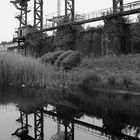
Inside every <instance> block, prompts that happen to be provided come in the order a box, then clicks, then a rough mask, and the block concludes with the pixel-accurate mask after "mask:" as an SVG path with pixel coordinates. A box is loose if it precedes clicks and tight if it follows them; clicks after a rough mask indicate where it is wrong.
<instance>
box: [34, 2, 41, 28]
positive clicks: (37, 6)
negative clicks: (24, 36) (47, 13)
mask: <svg viewBox="0 0 140 140" xmlns="http://www.w3.org/2000/svg"><path fill="white" fill-rule="evenodd" d="M34 26H36V27H37V29H38V30H42V29H43V0H34Z"/></svg>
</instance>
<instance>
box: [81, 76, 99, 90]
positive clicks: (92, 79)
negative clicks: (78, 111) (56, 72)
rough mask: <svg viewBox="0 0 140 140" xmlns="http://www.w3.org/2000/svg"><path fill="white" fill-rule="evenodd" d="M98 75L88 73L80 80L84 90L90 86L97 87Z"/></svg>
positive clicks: (90, 87)
mask: <svg viewBox="0 0 140 140" xmlns="http://www.w3.org/2000/svg"><path fill="white" fill-rule="evenodd" d="M100 81H101V80H100V77H99V76H98V75H95V74H90V75H87V76H86V77H85V78H84V79H83V80H82V82H81V84H80V86H81V87H82V88H83V89H85V90H89V89H92V88H95V87H97V85H98V84H99V82H100Z"/></svg>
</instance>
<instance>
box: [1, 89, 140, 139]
mask: <svg viewBox="0 0 140 140" xmlns="http://www.w3.org/2000/svg"><path fill="white" fill-rule="evenodd" d="M1 91H2V92H0V104H1V105H6V104H9V103H14V104H15V105H16V108H17V109H18V110H19V117H18V118H17V119H16V120H15V121H16V122H18V123H19V124H20V125H19V127H18V128H17V130H15V131H14V132H13V133H12V136H13V137H14V136H17V137H19V138H20V139H21V140H45V139H49V140H84V139H85V138H84V136H86V139H88V140H90V139H91V140H97V139H99V140H102V139H108V140H131V139H132V140H133V139H134V140H138V139H140V120H139V118H140V97H139V96H131V95H114V94H113V95H112V94H101V93H95V94H93V95H91V96H90V97H89V95H88V96H87V95H84V94H82V97H81V98H78V97H74V96H73V95H71V94H69V95H68V97H67V98H66V96H65V95H64V96H63V94H60V93H57V94H52V93H46V91H44V92H43V91H40V90H36V89H32V90H31V89H22V88H19V89H17V88H16V89H10V88H8V89H5V88H4V89H1ZM60 95H61V96H60ZM71 100H72V101H71ZM50 104H51V105H50ZM85 116H86V117H85ZM30 120H32V123H30V122H31V121H30ZM48 120H51V123H48ZM93 120H94V122H93ZM53 122H55V127H54V128H53V129H52V130H51V133H50V136H49V137H48V136H47V135H48V133H49V129H51V125H53ZM99 122H100V123H99ZM31 131H32V132H31ZM81 132H82V134H81ZM87 134H90V135H91V136H92V137H91V136H87ZM82 135H84V136H82ZM98 137H99V138H98Z"/></svg>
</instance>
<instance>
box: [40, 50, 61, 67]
mask: <svg viewBox="0 0 140 140" xmlns="http://www.w3.org/2000/svg"><path fill="white" fill-rule="evenodd" d="M62 53H63V51H56V52H49V53H47V54H44V55H43V56H42V57H41V58H40V59H39V60H40V61H41V62H43V63H45V64H47V63H51V64H54V62H55V61H56V59H57V58H58V57H59V56H60V55H61V54H62Z"/></svg>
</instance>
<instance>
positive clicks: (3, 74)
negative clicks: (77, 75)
mask: <svg viewBox="0 0 140 140" xmlns="http://www.w3.org/2000/svg"><path fill="white" fill-rule="evenodd" d="M61 75H62V74H61V72H58V71H56V70H55V69H54V67H52V66H51V65H47V66H46V65H44V64H41V63H40V62H39V61H38V60H37V59H34V58H32V57H24V56H21V55H19V54H13V53H0V84H10V85H16V86H17V85H21V86H26V85H28V86H31V87H35V86H37V87H47V88H51V87H55V86H60V85H61V83H60V82H62V81H61V79H62V78H61Z"/></svg>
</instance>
